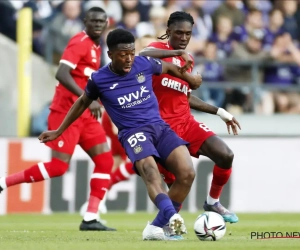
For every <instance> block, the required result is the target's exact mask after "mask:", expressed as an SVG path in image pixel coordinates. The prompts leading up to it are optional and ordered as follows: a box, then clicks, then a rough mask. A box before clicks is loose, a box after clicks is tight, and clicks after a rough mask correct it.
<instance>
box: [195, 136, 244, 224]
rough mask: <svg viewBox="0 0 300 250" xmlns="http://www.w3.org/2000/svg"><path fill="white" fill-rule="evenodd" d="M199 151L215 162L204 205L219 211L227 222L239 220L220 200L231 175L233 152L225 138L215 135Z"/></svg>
mask: <svg viewBox="0 0 300 250" xmlns="http://www.w3.org/2000/svg"><path fill="white" fill-rule="evenodd" d="M198 153H199V154H200V155H204V156H207V157H208V158H210V159H211V160H212V161H214V162H215V166H214V169H213V179H212V183H211V188H210V191H209V194H208V196H207V199H206V201H205V203H204V206H203V208H204V210H206V211H215V212H218V213H219V214H221V215H222V216H223V218H224V219H225V221H227V222H231V223H235V222H238V217H237V216H236V215H235V214H234V213H232V212H229V211H228V210H227V209H226V208H224V207H223V206H222V205H221V203H220V201H219V199H220V196H221V193H222V189H223V187H224V186H225V184H226V183H227V182H228V180H229V178H230V175H231V171H232V161H233V157H234V155H233V152H232V151H231V149H230V148H229V147H228V146H227V145H226V143H225V142H224V141H223V140H221V139H220V138H219V137H218V136H216V135H214V136H211V137H209V138H207V139H206V140H205V142H204V143H203V144H202V145H201V147H200V150H199V151H198Z"/></svg>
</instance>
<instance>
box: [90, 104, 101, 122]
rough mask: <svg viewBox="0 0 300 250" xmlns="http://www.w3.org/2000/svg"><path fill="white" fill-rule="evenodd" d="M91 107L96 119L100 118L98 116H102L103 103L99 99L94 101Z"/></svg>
mask: <svg viewBox="0 0 300 250" xmlns="http://www.w3.org/2000/svg"><path fill="white" fill-rule="evenodd" d="M89 109H90V111H91V113H92V116H93V117H95V119H96V120H98V118H100V117H101V115H102V112H101V105H100V103H99V102H97V101H93V102H92V103H91V104H90V106H89Z"/></svg>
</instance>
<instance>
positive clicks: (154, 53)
mask: <svg viewBox="0 0 300 250" xmlns="http://www.w3.org/2000/svg"><path fill="white" fill-rule="evenodd" d="M139 55H140V56H150V57H154V58H160V59H161V58H168V57H173V56H181V57H182V58H183V60H184V61H185V65H184V66H182V68H181V71H182V72H186V71H187V70H188V69H189V68H190V67H191V66H192V65H193V59H192V58H191V57H190V55H189V54H188V53H187V52H186V51H185V50H182V49H179V50H166V49H157V48H153V47H147V48H144V49H143V50H141V51H140V53H139Z"/></svg>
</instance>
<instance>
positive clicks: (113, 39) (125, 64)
mask: <svg viewBox="0 0 300 250" xmlns="http://www.w3.org/2000/svg"><path fill="white" fill-rule="evenodd" d="M134 42H135V38H134V36H133V35H132V34H131V33H130V32H129V31H127V30H124V29H115V30H112V31H111V32H109V33H108V35H107V38H106V44H107V47H108V52H107V53H108V56H109V58H110V59H111V61H112V63H111V67H112V70H113V71H114V72H115V73H117V74H120V75H123V74H126V73H128V72H129V71H130V70H131V67H132V64H133V61H134V56H135V44H134Z"/></svg>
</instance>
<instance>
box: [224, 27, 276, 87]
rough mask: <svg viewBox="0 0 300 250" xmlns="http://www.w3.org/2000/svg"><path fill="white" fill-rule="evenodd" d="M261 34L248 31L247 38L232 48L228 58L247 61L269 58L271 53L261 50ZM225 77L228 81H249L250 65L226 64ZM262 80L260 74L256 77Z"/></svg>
mask: <svg viewBox="0 0 300 250" xmlns="http://www.w3.org/2000/svg"><path fill="white" fill-rule="evenodd" d="M262 40H263V34H262V33H261V32H256V31H253V32H251V33H249V36H248V39H247V40H246V41H245V42H244V43H240V44H237V45H236V46H235V48H234V49H233V52H232V54H231V56H230V59H240V60H242V61H244V62H247V61H258V62H259V61H263V60H267V59H271V53H270V52H267V51H264V50H262ZM225 72H226V79H228V80H230V81H238V82H249V81H250V80H251V78H252V77H251V68H250V66H243V65H241V66H237V65H232V66H230V65H228V66H226V71H225ZM258 78H259V79H260V80H262V74H260V76H259V77H258Z"/></svg>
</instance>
